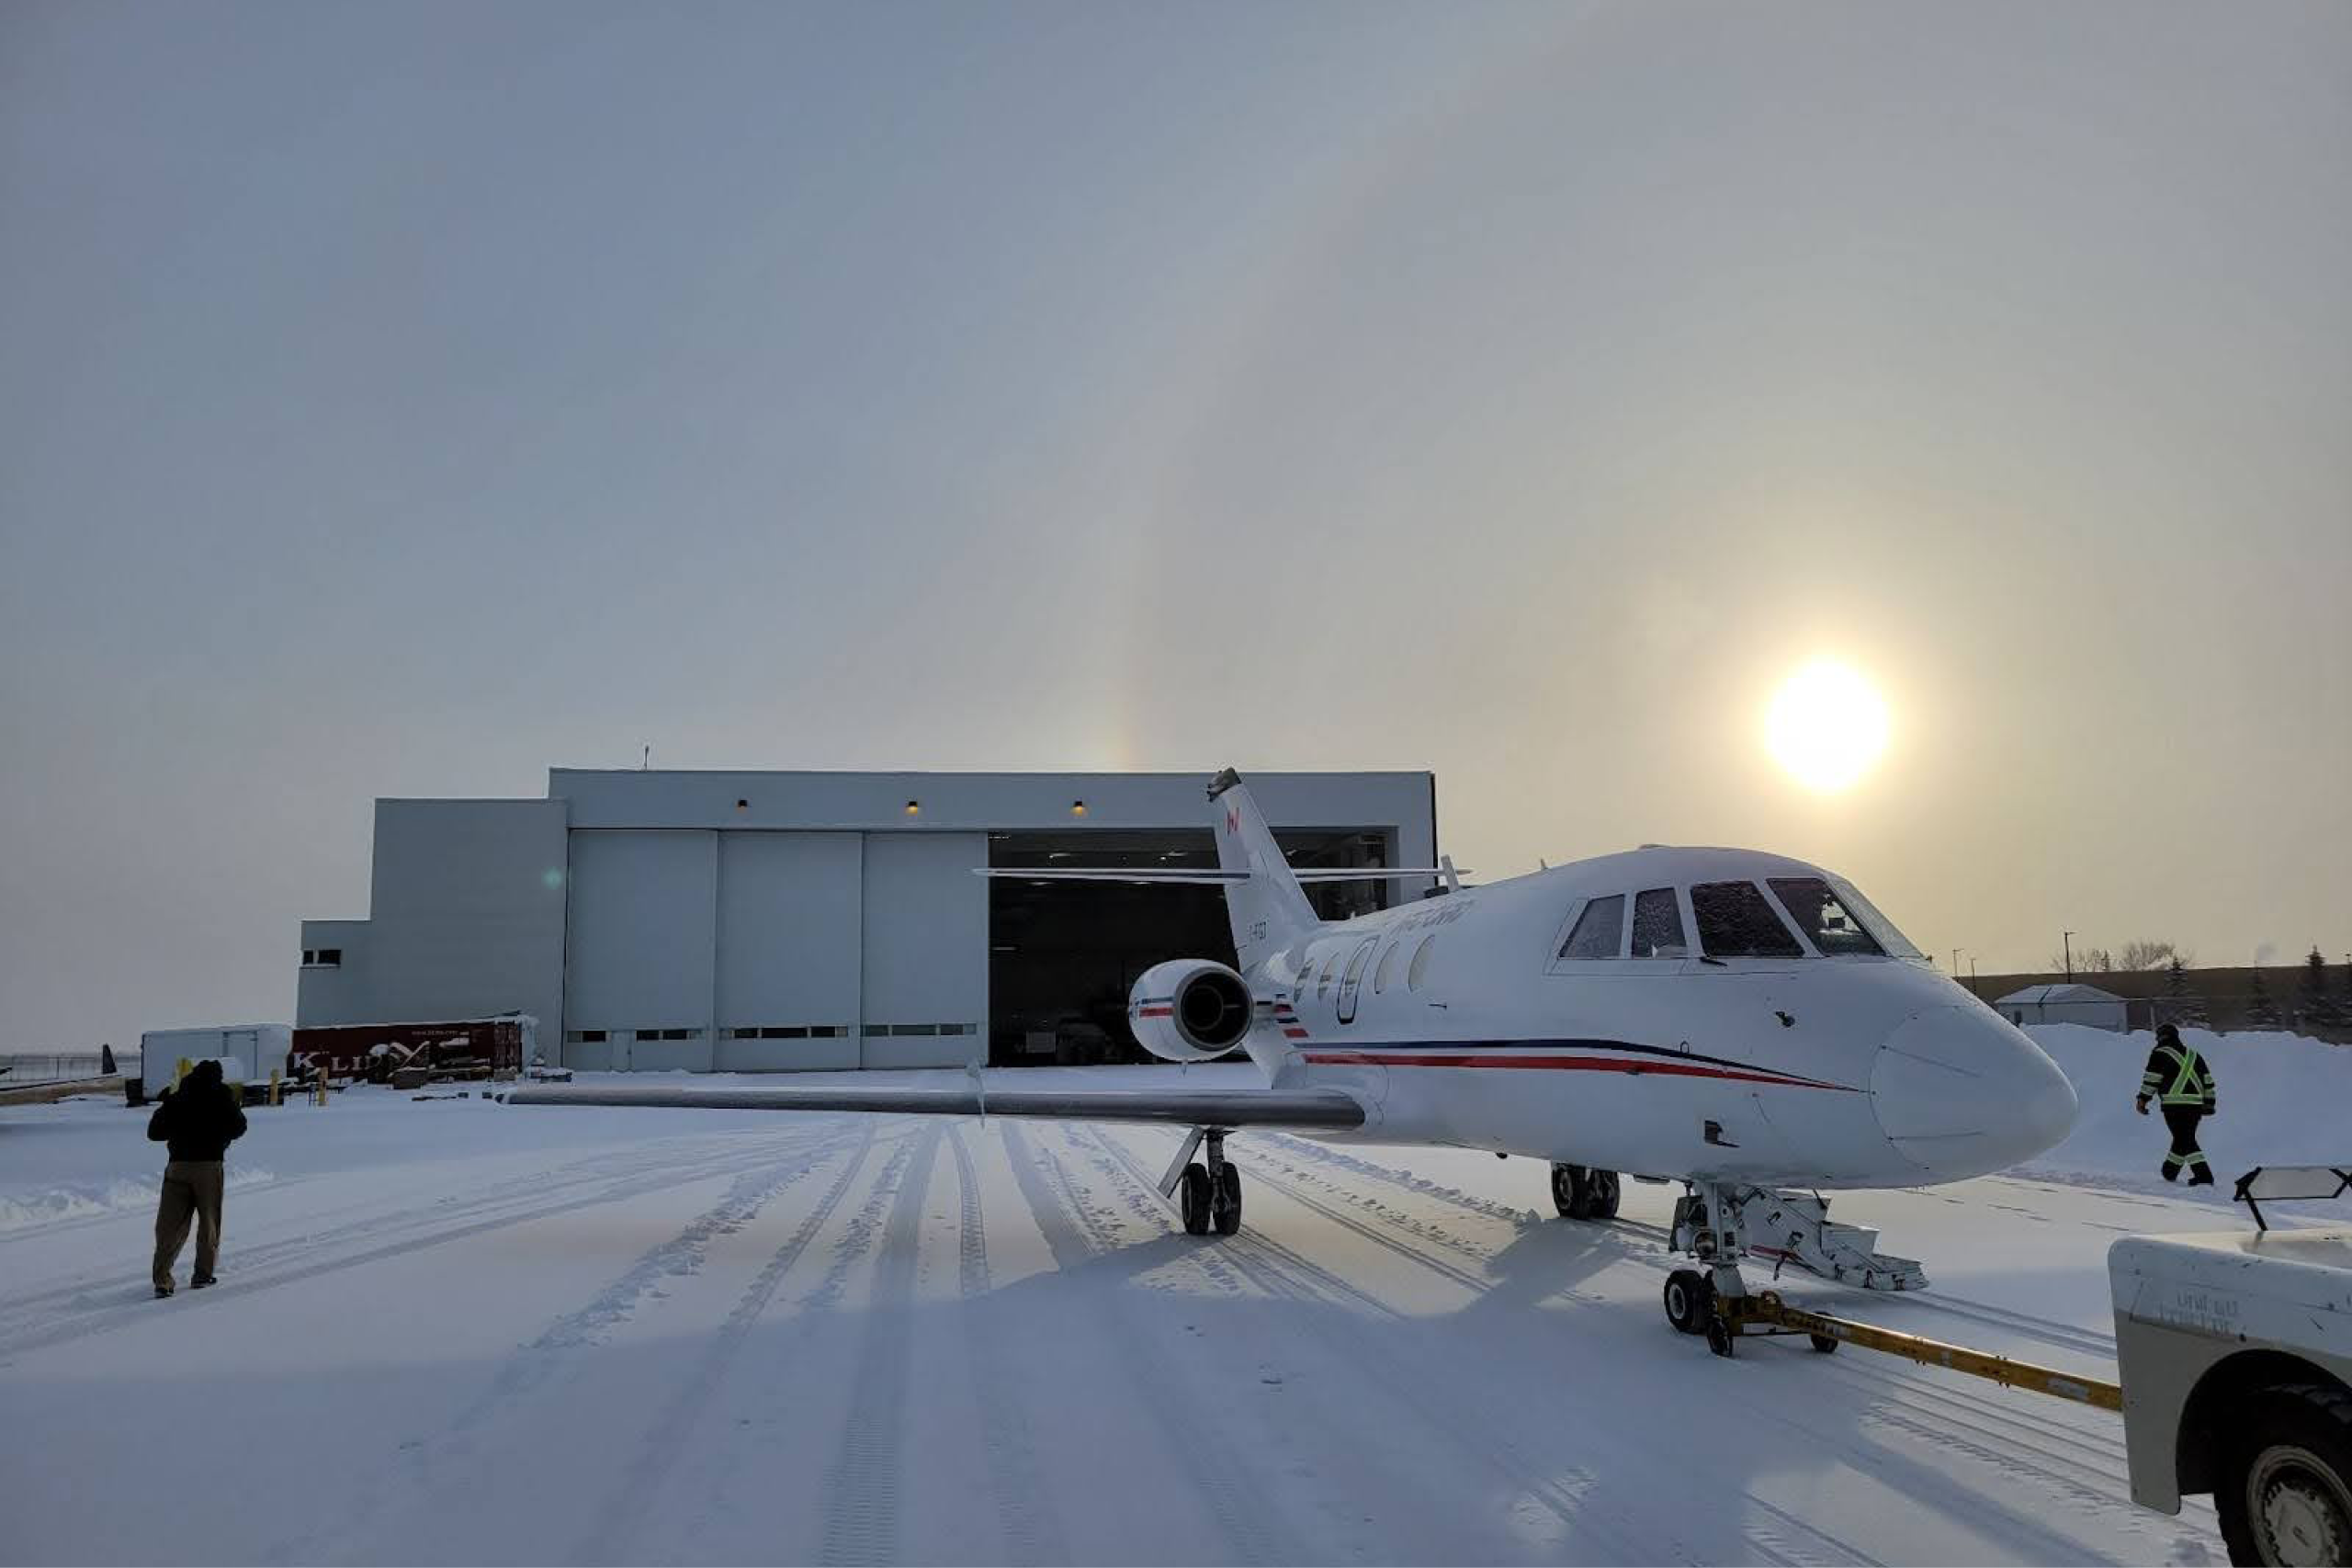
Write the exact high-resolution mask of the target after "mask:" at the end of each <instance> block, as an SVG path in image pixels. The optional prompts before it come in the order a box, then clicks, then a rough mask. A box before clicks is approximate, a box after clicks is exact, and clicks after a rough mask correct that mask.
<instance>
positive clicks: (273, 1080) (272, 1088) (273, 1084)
mask: <svg viewBox="0 0 2352 1568" xmlns="http://www.w3.org/2000/svg"><path fill="white" fill-rule="evenodd" d="M281 1092H283V1091H282V1090H280V1089H279V1088H278V1085H277V1068H276V1067H272V1068H270V1069H269V1102H270V1104H272V1105H277V1104H280V1103H282V1101H281V1100H279V1099H278V1096H279V1094H280V1093H281Z"/></svg>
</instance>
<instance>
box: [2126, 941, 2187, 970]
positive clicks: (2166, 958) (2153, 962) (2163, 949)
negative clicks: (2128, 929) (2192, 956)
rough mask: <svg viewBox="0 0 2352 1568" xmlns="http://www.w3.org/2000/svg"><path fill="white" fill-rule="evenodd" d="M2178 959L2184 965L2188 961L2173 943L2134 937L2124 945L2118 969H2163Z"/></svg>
mask: <svg viewBox="0 0 2352 1568" xmlns="http://www.w3.org/2000/svg"><path fill="white" fill-rule="evenodd" d="M2176 958H2179V959H2182V961H2183V962H2184V963H2185V962H2186V961H2187V960H2186V957H2185V955H2184V954H2183V953H2181V951H2180V949H2178V948H2177V947H2175V946H2174V945H2173V944H2172V943H2171V942H2151V941H2149V940H2148V939H2147V938H2145V937H2134V938H2133V939H2132V940H2131V941H2130V942H2125V943H2124V944H2123V953H2122V954H2121V956H2120V957H2119V958H2118V959H2117V960H2116V967H2117V968H2119V969H2163V968H2166V967H2168V966H2170V964H2172V961H2173V960H2174V959H2176Z"/></svg>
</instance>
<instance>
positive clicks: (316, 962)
mask: <svg viewBox="0 0 2352 1568" xmlns="http://www.w3.org/2000/svg"><path fill="white" fill-rule="evenodd" d="M342 966H343V949H341V948H339V947H306V948H304V949H303V950H302V967H303V968H305V969H339V968H341V967H342Z"/></svg>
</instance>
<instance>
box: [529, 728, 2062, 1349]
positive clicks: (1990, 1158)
mask: <svg viewBox="0 0 2352 1568" xmlns="http://www.w3.org/2000/svg"><path fill="white" fill-rule="evenodd" d="M1208 796H1209V808H1210V812H1211V814H1212V818H1213V824H1214V829H1215V831H1216V845H1217V865H1218V869H1216V871H1214V872H1211V871H1142V870H1100V871H1097V870H1079V869H1065V868H1056V869H1052V870H1045V869H1037V868H1029V867H1023V868H1021V869H1019V870H1015V871H1005V872H1001V873H991V872H983V873H982V874H984V875H985V874H1003V875H1012V876H1019V877H1021V878H1023V879H1024V880H1028V881H1044V880H1053V879H1068V880H1097V881H1118V882H1147V883H1148V882H1210V883H1216V884H1219V885H1221V886H1223V887H1224V888H1225V895H1226V908H1227V914H1228V916H1229V917H1230V919H1231V920H1232V923H1233V943H1234V948H1235V951H1236V953H1237V954H1238V958H1239V966H1238V968H1234V967H1228V966H1227V965H1226V964H1223V963H1220V962H1217V961H1216V960H1214V959H1207V958H1180V959H1171V960H1170V961H1168V962H1166V963H1163V964H1155V965H1154V966H1152V967H1151V968H1150V969H1148V970H1146V971H1145V972H1144V974H1143V976H1142V977H1141V978H1139V979H1138V980H1137V981H1136V986H1135V989H1134V992H1133V993H1132V997H1131V999H1130V1001H1129V1004H1128V1017H1129V1020H1130V1021H1131V1022H1132V1023H1133V1025H1134V1028H1135V1034H1136V1040H1138V1041H1139V1042H1140V1043H1142V1044H1143V1045H1144V1047H1145V1048H1146V1049H1147V1050H1148V1051H1150V1052H1151V1053H1152V1054H1153V1055H1156V1056H1159V1057H1160V1058H1161V1059H1163V1060H1166V1061H1170V1062H1207V1061H1212V1060H1215V1059H1216V1058H1218V1057H1221V1056H1225V1055H1229V1054H1230V1053H1232V1052H1235V1051H1237V1050H1238V1051H1243V1052H1246V1053H1248V1055H1250V1059H1251V1060H1252V1061H1254V1062H1255V1063H1256V1064H1257V1065H1258V1066H1259V1068H1260V1069H1261V1071H1262V1072H1263V1074H1264V1076H1265V1079H1266V1082H1265V1087H1263V1088H1231V1089H1184V1088H1174V1089H1169V1088H1153V1089H1140V1088H1136V1089H1125V1088H1121V1087H1119V1084H1118V1074H1117V1072H1116V1070H1115V1069H1112V1070H1109V1071H1106V1072H1105V1073H1104V1075H1103V1080H1104V1081H1103V1087H1101V1088H1099V1089H1097V1088H1092V1087H1087V1088H1083V1089H1069V1088H1055V1089H1016V1088H1001V1087H998V1086H997V1084H996V1083H989V1082H984V1081H983V1080H982V1079H981V1077H980V1076H979V1075H978V1073H977V1072H974V1073H973V1074H971V1075H970V1076H969V1077H968V1078H967V1080H966V1081H964V1082H962V1083H960V1084H955V1085H951V1086H948V1087H926V1086H914V1085H903V1084H899V1085H893V1084H887V1083H877V1084H874V1085H871V1086H866V1085H843V1084H838V1083H834V1084H823V1085H815V1084H812V1085H806V1086H802V1087H798V1088H793V1087H783V1088H775V1089H766V1088H763V1089H726V1088H704V1089H691V1088H689V1089H660V1088H653V1087H650V1086H648V1087H643V1088H640V1087H638V1086H636V1085H613V1086H603V1085H595V1086H590V1085H582V1086H570V1087H555V1086H533V1087H526V1088H523V1089H516V1090H515V1091H513V1092H512V1093H510V1094H509V1095H507V1097H506V1099H507V1100H508V1102H509V1103H511V1104H517V1105H559V1104H560V1105H643V1106H698V1107H712V1108H718V1109H734V1110H742V1109H766V1110H779V1111H891V1112H902V1113H903V1112H918V1113H934V1114H943V1115H976V1114H977V1115H996V1116H1025V1117H1047V1118H1057V1119H1068V1120H1072V1121H1086V1122H1103V1121H1122V1122H1160V1123H1165V1124H1169V1125H1173V1126H1178V1127H1183V1128H1188V1129H1190V1134H1189V1136H1187V1137H1186V1139H1185V1140H1184V1144H1183V1147H1182V1150H1181V1151H1180V1152H1179V1154H1178V1156H1177V1157H1176V1159H1175V1161H1174V1163H1172V1164H1171V1165H1170V1168H1169V1170H1168V1175H1167V1177H1166V1179H1164V1180H1163V1182H1162V1184H1161V1190H1162V1192H1163V1194H1164V1195H1167V1196H1170V1197H1172V1198H1174V1199H1175V1200H1176V1201H1177V1202H1178V1206H1179V1209H1180V1211H1181V1213H1182V1217H1183V1223H1184V1228H1185V1229H1186V1230H1187V1231H1188V1232H1190V1233H1192V1234H1193V1235H1207V1234H1209V1233H1212V1232H1214V1233H1216V1234H1217V1235H1232V1234H1233V1233H1234V1232H1236V1231H1237V1230H1238V1229H1239V1228H1240V1224H1241V1179H1240V1172H1239V1171H1238V1168H1236V1167H1235V1166H1233V1165H1232V1164H1231V1163H1230V1162H1229V1161H1227V1159H1226V1157H1225V1139H1226V1136H1227V1134H1230V1133H1233V1132H1236V1131H1238V1130H1241V1129H1245V1128H1281V1129H1287V1130H1290V1131H1293V1132H1296V1133H1300V1134H1305V1135H1307V1136H1310V1137H1315V1138H1318V1139H1324V1140H1328V1141H1331V1142H1346V1143H1370V1144H1430V1145H1443V1146H1449V1147H1460V1148H1475V1149H1487V1150H1490V1151H1492V1152H1494V1153H1496V1154H1498V1155H1523V1156H1532V1157H1533V1158H1536V1159H1541V1160H1544V1161H1547V1162H1549V1163H1550V1165H1551V1169H1552V1181H1551V1185H1552V1194H1553V1200H1554V1201H1555V1204H1556V1205H1557V1207H1558V1209H1559V1211H1560V1213H1562V1214H1563V1215H1564V1216H1566V1217H1568V1218H1570V1219H1577V1220H1586V1221H1606V1220H1609V1219H1611V1218H1613V1217H1614V1216H1615V1214H1616V1213H1617V1203H1618V1182H1619V1175H1618V1173H1619V1172H1629V1173H1637V1176H1638V1179H1646V1180H1654V1181H1662V1180H1679V1181H1680V1182H1682V1183H1683V1184H1684V1186H1685V1189H1686V1192H1685V1195H1684V1196H1683V1197H1682V1198H1681V1200H1680V1201H1679V1202H1678V1203H1677V1205H1676V1210H1675V1225H1674V1235H1673V1240H1674V1245H1675V1247H1676V1249H1677V1250H1678V1251H1681V1252H1687V1253H1690V1254H1691V1256H1693V1257H1694V1258H1697V1259H1698V1260H1699V1261H1700V1263H1702V1265H1703V1266H1704V1267H1705V1271H1704V1272H1701V1271H1699V1270H1691V1269H1681V1270H1677V1271H1676V1272H1675V1273H1674V1275H1673V1276H1672V1277H1671V1278H1670V1279H1669V1280H1668V1283H1667V1289H1666V1292H1665V1293H1666V1308H1667V1314H1668V1317H1669V1318H1670V1319H1671V1320H1672V1321H1673V1322H1674V1325H1675V1326H1676V1327H1678V1328H1680V1329H1683V1330H1684V1331H1686V1332H1691V1333H1700V1332H1705V1333H1707V1334H1708V1337H1709V1341H1710V1343H1711V1344H1714V1343H1716V1342H1717V1335H1716V1333H1715V1332H1714V1329H1715V1327H1716V1326H1718V1325H1719V1322H1720V1318H1719V1314H1718V1309H1717V1304H1716V1299H1717V1298H1718V1297H1730V1298H1734V1299H1736V1298H1737V1297H1740V1296H1744V1295H1745V1294H1746V1286H1745V1284H1744V1283H1743V1281H1742V1280H1741V1279H1740V1276H1739V1270H1738V1265H1739V1261H1740V1259H1741V1258H1742V1257H1743V1256H1744V1255H1747V1254H1748V1253H1754V1254H1757V1255H1758V1256H1762V1257H1767V1258H1771V1259H1773V1260H1774V1261H1775V1262H1776V1263H1780V1262H1793V1263H1796V1264H1798V1265H1800V1266H1803V1267H1804V1268H1806V1269H1811V1270H1813V1271H1814V1272H1816V1273H1819V1274H1822V1275H1825V1276H1826V1277H1829V1278H1834V1279H1840V1280H1848V1281H1849V1282H1851V1283H1855V1284H1859V1285H1861V1286H1863V1287H1865V1288H1869V1289H1880V1290H1910V1289H1917V1288H1919V1287H1920V1286H1922V1285H1924V1284H1925V1283H1926V1282H1927V1281H1926V1276H1925V1274H1924V1272H1923V1271H1922V1270H1921V1269H1920V1267H1919V1265H1918V1264H1917V1262H1915V1261H1913V1260H1911V1259H1908V1258H1894V1257H1889V1256H1886V1255H1883V1254H1880V1253H1878V1252H1875V1251H1873V1250H1872V1248H1873V1247H1874V1246H1875V1244H1876V1239H1877V1238H1876V1234H1875V1233H1874V1232H1871V1231H1867V1230H1863V1229H1860V1228H1859V1227H1855V1226H1850V1225H1844V1224H1832V1223H1830V1221H1829V1220H1828V1217H1827V1210H1828V1204H1827V1201H1826V1200H1825V1199H1823V1198H1821V1197H1820V1196H1819V1193H1820V1191H1821V1190H1828V1189H1838V1188H1875V1187H1920V1186H1927V1185H1930V1184H1933V1183H1936V1182H1942V1181H1958V1180H1961V1179H1965V1178H1968V1177H1973V1176H1982V1175H1985V1174H1986V1173H1987V1172H1991V1171H1996V1170H2000V1169H2003V1168H2006V1167H2007V1166H2010V1165H2013V1164H2016V1163H2017V1162H2018V1161H2020V1160H2024V1159H2029V1158H2030V1157H2032V1156H2035V1155H2037V1154H2040V1153H2041V1152H2042V1151H2043V1150H2045V1149H2047V1148H2049V1147H2051V1146H2052V1145H2054V1144H2056V1143H2057V1142H2058V1141H2059V1140H2060V1139H2061V1138H2063V1137H2064V1136H2065V1135H2066V1133H2067V1131H2068V1129H2069V1128H2070V1127H2071V1126H2072V1125H2073V1122H2074V1118H2075V1092H2074V1089H2073V1088H2072V1086H2071V1085H2069V1083H2068V1082H2067V1080H2066V1077H2065V1075H2064V1074H2063V1073H2062V1072H2060V1071H2059V1070H2058V1067H2057V1066H2056V1064H2054V1063H2052V1061H2051V1060H2050V1058H2049V1057H2048V1056H2046V1055H2042V1053H2041V1050H2040V1049H2039V1048H2037V1047H2036V1046H2035V1045H2034V1043H2033V1042H2032V1041H2030V1040H2029V1039H2027V1038H2026V1036H2025V1035H2024V1034H2023V1033H2021V1032H2018V1030H2016V1029H2014V1028H2012V1027H2011V1026H2010V1025H2009V1024H2008V1022H2007V1021H2005V1020H2004V1019H2002V1018H2001V1017H2000V1015H1999V1014H1997V1013H1996V1012H1994V1011H1993V1010H1991V1009H1989V1008H1987V1007H1985V1006H1984V1005H1983V1004H1982V1003H1981V1002H1979V1001H1977V1000H1976V999H1975V998H1973V996H1971V995H1970V994H1969V993H1968V992H1967V991H1965V990H1963V989H1962V987H1960V986H1958V985H1957V984H1955V983H1954V982H1953V981H1951V980H1950V979H1948V978H1946V977H1945V976H1941V975H1939V974H1938V973H1936V972H1935V970H1934V969H1933V968H1932V967H1931V966H1930V965H1929V964H1928V963H1927V962H1926V961H1925V960H1924V959H1922V958H1921V957H1920V954H1919V953H1918V950H1917V949H1916V948H1914V947H1913V946H1912V945H1911V944H1910V943H1909V942H1907V941H1905V939H1904V937H1903V935H1902V933H1901V932H1900V931H1896V930H1895V928H1894V925H1893V924H1892V923H1891V922H1890V921H1889V920H1887V919H1886V918H1885V917H1884V916H1883V915H1882V914H1880V913H1879V912H1878V910H1877V909H1875V908H1872V907H1871V904H1870V903H1869V902H1868V901H1867V900H1866V899H1864V898H1863V897H1862V896H1861V895H1860V893H1859V892H1857V891H1856V890H1855V889H1854V888H1853V887H1852V886H1850V885H1849V884H1848V883H1846V882H1845V881H1843V880H1842V879H1840V878H1838V876H1836V875H1833V874H1830V873H1828V872H1826V871H1824V870H1822V869H1820V868H1819V867H1817V866H1813V865H1808V864H1805V863H1803V862H1801V861H1793V860H1788V859H1784V858H1782V857H1781V856H1778V855H1770V854H1761V853H1758V852H1753V851H1747V850H1723V849H1679V848H1663V847H1657V846H1652V847H1648V848H1645V849H1640V850H1635V851H1632V852H1628V853H1624V854H1615V855H1605V856H1602V857H1601V858H1600V859H1598V860H1589V861H1582V862H1578V863H1575V864H1571V865H1563V866H1558V867H1554V868H1550V869H1546V870H1544V871H1540V872H1537V873H1535V874H1532V875H1528V876H1520V877H1513V878H1511V879H1510V880H1508V881H1503V882H1497V883H1492V884H1488V885H1485V886H1476V887H1464V886H1461V884H1460V882H1459V879H1458V878H1456V877H1455V876H1454V875H1453V870H1452V867H1451V866H1450V865H1447V866H1444V867H1442V868H1439V869H1437V870H1433V871H1427V872H1419V871H1417V872H1409V873H1408V872H1397V871H1392V870H1376V871H1374V872H1371V873H1369V875H1373V876H1399V875H1414V876H1422V875H1442V876H1443V877H1444V878H1445V884H1446V886H1445V887H1444V889H1443V890H1442V895H1441V896H1433V897H1429V898H1426V899H1424V900H1423V901H1421V902H1420V903H1419V904H1415V905H1410V906H1408V907H1405V908H1392V909H1384V910H1379V911H1377V912H1374V913H1370V914H1364V915H1359V916H1357V917H1356V918H1354V919H1347V920H1322V919H1317V917H1316V915H1315V912H1314V910H1313V908H1312V907H1311V906H1310V905H1309V904H1308V903H1307V901H1306V895H1305V894H1304V893H1303V892H1302V891H1301V890H1300V883H1301V881H1302V879H1305V880H1316V879H1339V878H1342V877H1363V876H1365V875H1367V873H1364V872H1340V873H1317V872H1305V873H1300V872H1294V871H1293V870H1292V869H1291V868H1290V866H1289V865H1288V864H1287V863H1285V862H1284V861H1283V855H1282V851H1281V850H1280V849H1279V848H1278V847H1277V846H1276V844H1275V842H1274V837H1273V834H1272V831H1271V830H1270V829H1268V828H1267V826H1266V821H1265V818H1264V817H1263V816H1261V814H1260V812H1259V810H1258V807H1256V805H1255V804H1254V803H1253V802H1252V801H1251V800H1250V792H1249V790H1248V788H1247V787H1246V786H1244V785H1243V784H1242V782H1241V780H1240V777H1239V776H1238V774H1236V773H1234V772H1233V771H1232V770H1231V769H1229V768H1228V769H1227V770H1226V771H1225V772H1223V773H1219V774H1218V775H1217V776H1216V779H1215V780H1214V781H1213V782H1212V783H1211V784H1210V785H1209V789H1208ZM1000 1081H1001V1080H1000ZM1196 1153H1197V1154H1200V1155H1201V1156H1202V1157H1201V1158H1200V1159H1199V1160H1197V1161H1196V1160H1195V1159H1194V1157H1193V1156H1195V1154H1196ZM1725 1343H1726V1344H1727V1341H1726V1342H1725ZM1718 1348H1722V1347H1720V1346H1719V1347H1718Z"/></svg>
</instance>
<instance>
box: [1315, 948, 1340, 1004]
mask: <svg viewBox="0 0 2352 1568" xmlns="http://www.w3.org/2000/svg"><path fill="white" fill-rule="evenodd" d="M1339 967H1340V955H1339V954H1338V953H1333V954H1331V956H1330V957H1329V958H1327V959H1325V960H1324V961H1323V974H1322V977H1321V978H1319V979H1317V981H1316V982H1315V999H1316V1000H1317V1001H1321V1000H1322V999H1323V998H1325V997H1328V996H1329V995H1330V994H1331V976H1332V975H1333V973H1334V972H1336V971H1337V970H1338V969H1339Z"/></svg>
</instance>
